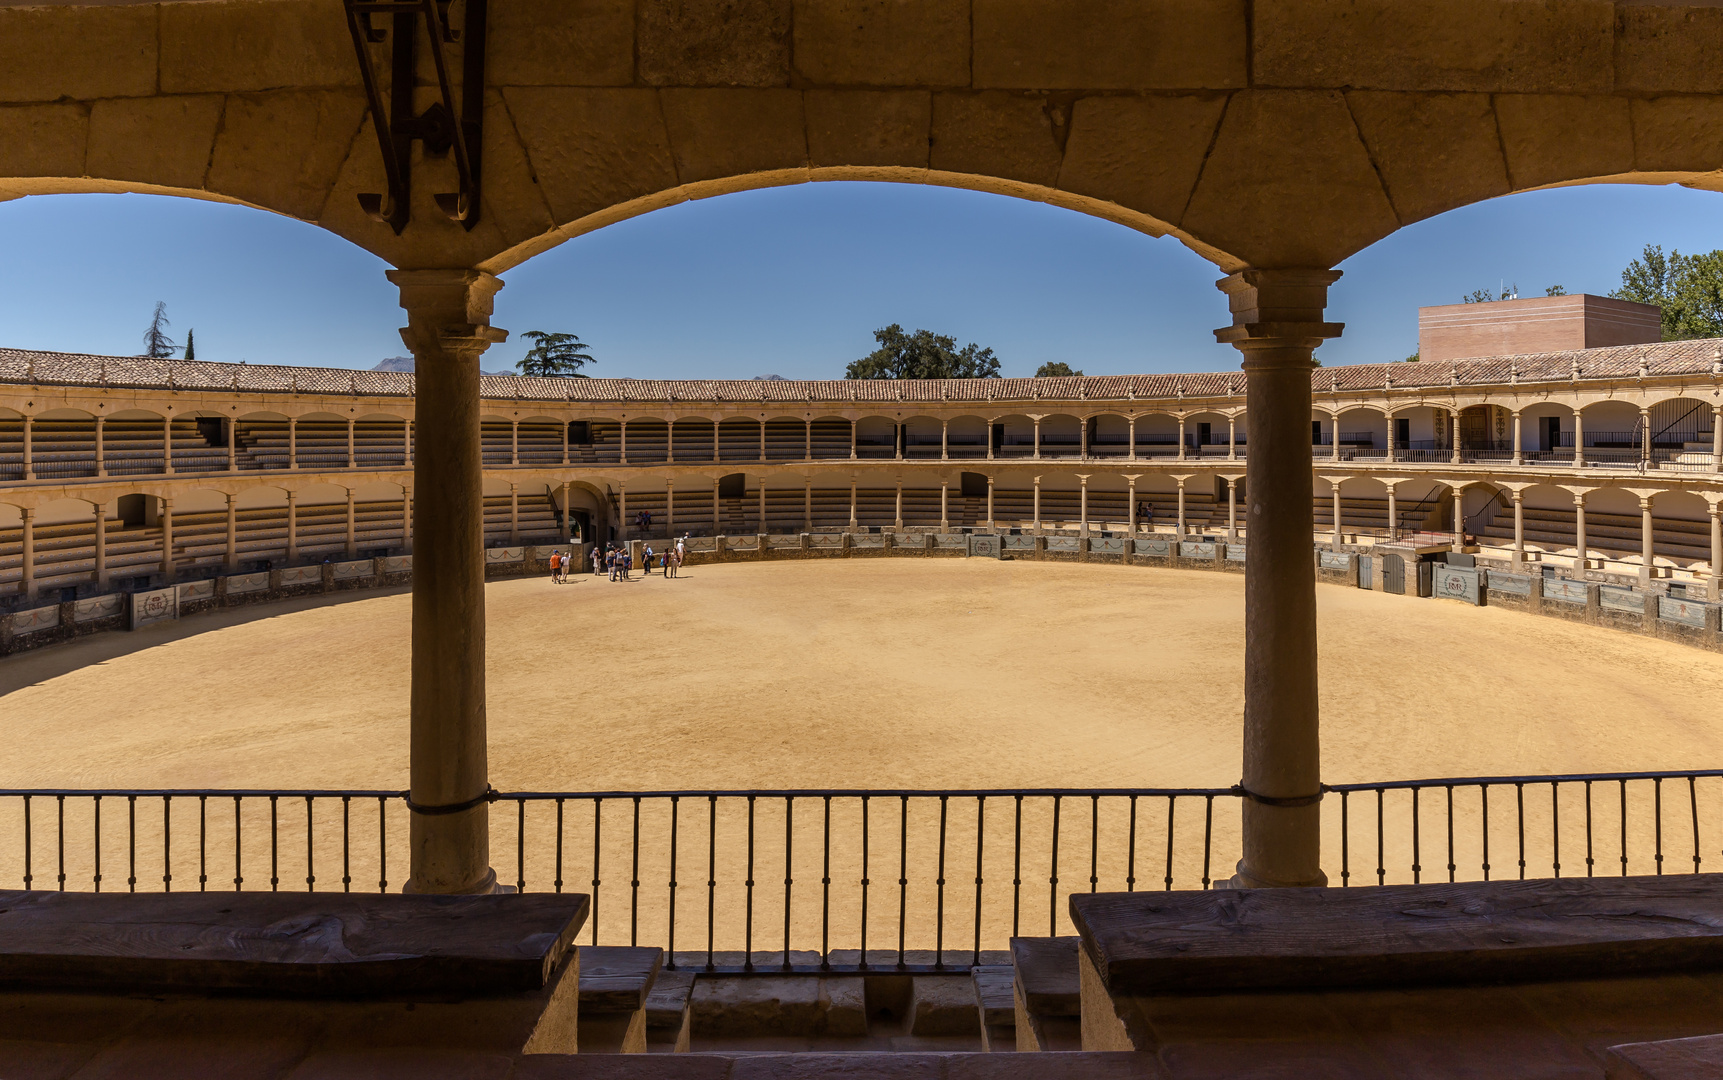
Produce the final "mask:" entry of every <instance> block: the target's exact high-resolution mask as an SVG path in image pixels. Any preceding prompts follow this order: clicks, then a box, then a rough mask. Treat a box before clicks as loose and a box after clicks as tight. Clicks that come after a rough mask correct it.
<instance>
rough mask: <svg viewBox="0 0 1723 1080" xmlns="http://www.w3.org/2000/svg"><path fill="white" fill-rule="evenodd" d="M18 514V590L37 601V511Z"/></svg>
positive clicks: (22, 508) (23, 510)
mask: <svg viewBox="0 0 1723 1080" xmlns="http://www.w3.org/2000/svg"><path fill="white" fill-rule="evenodd" d="M24 423H25V427H26V428H28V426H29V420H28V419H26V420H25V422H24ZM18 513H19V514H21V515H22V516H23V523H22V529H21V534H22V535H21V540H22V542H23V550H22V551H21V552H20V554H21V555H22V561H21V562H20V563H19V573H20V574H22V575H23V576H22V578H21V579H20V580H19V582H18V589H19V591H20V592H22V593H23V594H24V599H26V600H34V599H36V509H35V507H32V506H20V507H19V508H18Z"/></svg>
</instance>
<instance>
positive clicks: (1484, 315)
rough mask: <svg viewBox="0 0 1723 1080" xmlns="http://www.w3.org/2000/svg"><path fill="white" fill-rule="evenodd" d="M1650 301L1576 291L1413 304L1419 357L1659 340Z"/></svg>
mask: <svg viewBox="0 0 1723 1080" xmlns="http://www.w3.org/2000/svg"><path fill="white" fill-rule="evenodd" d="M1662 317H1663V313H1662V310H1661V309H1660V308H1658V307H1656V306H1655V305H1652V304H1638V303H1634V302H1633V301H1632V300H1616V299H1613V298H1611V297H1608V296H1593V295H1591V294H1590V293H1580V294H1578V295H1576V296H1536V297H1530V298H1528V299H1524V300H1497V301H1493V302H1491V303H1483V304H1442V305H1439V306H1437V307H1421V308H1419V309H1418V358H1419V359H1420V360H1469V359H1472V358H1474V357H1479V356H1522V355H1525V354H1527V353H1550V352H1565V351H1567V350H1570V349H1602V348H1608V347H1609V346H1612V345H1647V344H1650V343H1652V342H1655V341H1662V340H1663V321H1662Z"/></svg>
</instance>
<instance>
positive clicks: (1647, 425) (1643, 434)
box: [1639, 408, 1651, 461]
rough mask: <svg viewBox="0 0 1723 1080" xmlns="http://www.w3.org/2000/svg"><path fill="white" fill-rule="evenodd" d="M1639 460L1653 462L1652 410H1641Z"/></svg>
mask: <svg viewBox="0 0 1723 1080" xmlns="http://www.w3.org/2000/svg"><path fill="white" fill-rule="evenodd" d="M1639 460H1641V461H1650V460H1651V410H1650V409H1647V408H1642V409H1640V410H1639Z"/></svg>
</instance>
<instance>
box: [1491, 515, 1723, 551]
mask: <svg viewBox="0 0 1723 1080" xmlns="http://www.w3.org/2000/svg"><path fill="white" fill-rule="evenodd" d="M1522 515H1523V520H1524V526H1525V538H1526V546H1527V547H1535V548H1539V549H1542V550H1545V551H1563V550H1572V549H1573V548H1574V545H1575V544H1576V543H1577V535H1576V528H1575V526H1576V524H1577V523H1576V521H1575V515H1574V512H1573V511H1572V510H1567V509H1542V508H1534V507H1530V506H1528V507H1525V508H1524V510H1523V511H1522ZM1642 527H1643V526H1642V523H1641V521H1640V517H1639V515H1638V514H1606V513H1598V512H1597V511H1595V510H1589V509H1588V510H1587V511H1586V512H1585V546H1586V549H1587V550H1588V551H1592V552H1604V553H1607V554H1612V555H1617V556H1635V557H1637V556H1638V555H1639V554H1640V549H1641V545H1642V543H1643V535H1642V531H1641V530H1642ZM1473 531H1474V533H1475V534H1476V535H1477V536H1479V537H1480V538H1482V539H1483V540H1484V541H1485V542H1487V543H1490V544H1491V545H1492V546H1504V547H1512V546H1513V542H1514V515H1513V512H1512V511H1511V510H1507V511H1498V512H1497V513H1496V514H1495V516H1494V517H1493V518H1491V519H1490V521H1489V523H1488V524H1486V525H1484V526H1483V527H1482V528H1477V527H1476V526H1474V527H1473ZM1651 540H1652V545H1653V547H1654V548H1655V550H1656V552H1657V556H1658V557H1659V558H1665V559H1673V560H1675V561H1677V562H1708V561H1710V558H1711V525H1710V523H1709V522H1705V521H1681V520H1678V519H1674V518H1660V517H1657V516H1656V515H1655V514H1653V516H1652V518H1651Z"/></svg>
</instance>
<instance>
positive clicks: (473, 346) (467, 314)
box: [387, 269, 508, 355]
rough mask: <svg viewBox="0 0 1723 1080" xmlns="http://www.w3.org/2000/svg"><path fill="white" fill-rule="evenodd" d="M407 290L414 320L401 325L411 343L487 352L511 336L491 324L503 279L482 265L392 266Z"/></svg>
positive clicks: (404, 303)
mask: <svg viewBox="0 0 1723 1080" xmlns="http://www.w3.org/2000/svg"><path fill="white" fill-rule="evenodd" d="M387 276H388V278H389V280H390V281H391V282H393V283H394V285H395V286H396V287H397V288H398V289H400V290H401V307H402V308H404V309H405V310H406V312H407V323H408V325H407V326H406V327H404V328H402V330H401V339H402V340H403V341H404V342H405V343H406V345H407V348H408V349H410V350H415V355H416V354H417V350H423V349H429V348H431V347H433V346H440V347H441V348H443V349H448V350H451V351H456V352H465V351H477V352H482V351H484V350H485V349H486V348H489V347H490V346H491V345H493V344H495V343H497V342H499V341H503V340H505V339H506V338H507V337H508V331H506V330H502V329H499V328H497V327H493V326H492V325H491V324H490V321H491V310H492V307H493V305H494V302H495V298H496V293H497V290H498V289H500V288H502V287H503V283H502V281H501V280H499V279H498V278H497V277H496V276H495V275H493V274H487V273H485V272H484V271H482V270H469V269H446V270H390V271H388V273H387Z"/></svg>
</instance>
